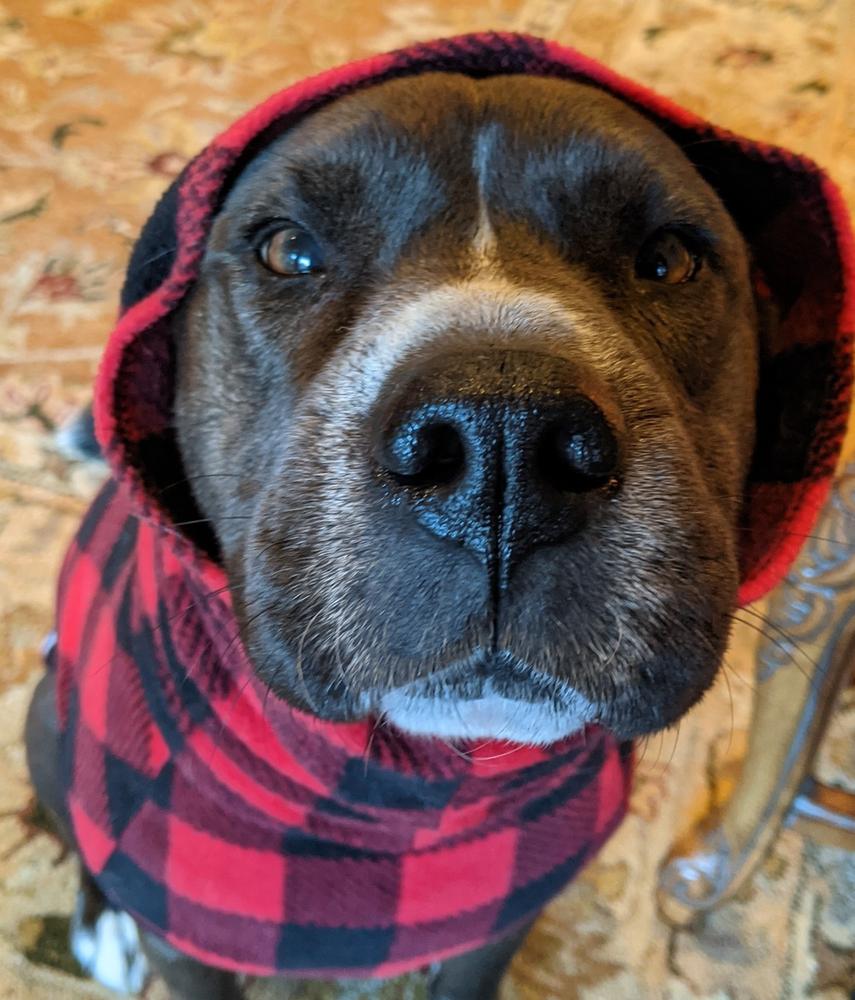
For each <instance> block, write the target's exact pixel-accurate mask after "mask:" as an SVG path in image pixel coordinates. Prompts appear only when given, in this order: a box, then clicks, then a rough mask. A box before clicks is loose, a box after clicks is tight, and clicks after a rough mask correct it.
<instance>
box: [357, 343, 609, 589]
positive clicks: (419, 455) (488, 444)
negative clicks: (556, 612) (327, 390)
mask: <svg viewBox="0 0 855 1000" xmlns="http://www.w3.org/2000/svg"><path fill="white" fill-rule="evenodd" d="M389 386H390V388H389V390H388V391H387V392H386V393H384V399H383V402H382V403H381V406H380V408H379V411H378V412H376V413H375V414H374V416H373V419H372V423H373V431H374V459H375V463H376V467H377V469H378V471H379V473H380V475H381V476H382V478H383V479H384V481H385V483H386V485H387V487H388V488H389V489H390V490H391V492H392V495H393V496H394V497H395V499H396V501H397V502H399V503H403V504H405V505H406V506H407V507H408V508H409V509H410V510H411V511H412V512H413V514H414V515H415V517H416V519H417V520H418V521H419V522H420V523H421V525H422V526H423V527H425V528H427V529H428V530H429V531H430V532H432V533H433V534H434V535H437V536H439V537H442V538H448V539H450V540H452V541H455V542H457V543H459V544H462V545H464V546H465V547H467V548H468V549H469V550H470V551H472V552H473V553H474V554H476V555H477V556H478V557H479V558H480V559H481V561H482V562H484V564H485V565H487V567H488V568H489V569H490V570H491V572H494V573H495V574H496V575H497V578H498V579H499V580H500V581H501V582H502V583H506V582H507V579H508V575H509V572H510V570H511V569H512V568H513V566H514V565H515V564H516V563H518V562H519V561H520V559H522V558H523V557H524V556H525V555H527V554H528V553H529V552H531V551H532V550H533V549H535V548H537V547H538V546H543V545H549V544H554V543H557V542H560V541H562V540H563V539H565V538H567V537H569V536H571V535H572V534H574V533H575V532H577V531H579V530H581V529H582V528H583V527H584V526H585V524H586V523H587V520H588V518H589V516H590V514H591V512H592V510H593V508H595V507H596V506H597V505H598V504H599V503H601V502H603V501H604V500H605V499H606V498H607V497H608V496H609V495H610V492H612V491H613V489H614V488H615V487H616V485H617V484H618V481H619V470H620V460H621V447H620V439H619V425H620V420H619V417H618V415H617V414H616V413H615V407H614V406H613V405H604V402H603V400H604V397H605V396H606V394H605V392H604V390H603V388H602V387H601V386H597V387H596V389H594V388H593V380H592V379H591V377H590V374H589V373H582V372H581V371H580V369H579V367H578V366H576V365H573V364H571V363H570V362H568V361H566V360H565V359H562V358H557V357H552V356H547V355H541V354H535V353H531V352H524V351H493V352H490V353H471V354H459V353H457V354H447V355H444V356H439V357H435V358H434V359H432V360H431V361H429V362H427V363H422V364H421V365H419V366H417V367H415V368H414V369H411V370H410V371H409V372H406V373H400V372H399V373H397V374H396V376H395V377H394V378H393V379H391V380H390V383H389ZM606 409H608V410H609V411H610V412H609V415H607V414H606Z"/></svg>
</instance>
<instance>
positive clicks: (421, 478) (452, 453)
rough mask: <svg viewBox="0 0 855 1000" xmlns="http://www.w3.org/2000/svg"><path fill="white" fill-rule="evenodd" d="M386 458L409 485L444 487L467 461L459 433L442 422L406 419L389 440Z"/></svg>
mask: <svg viewBox="0 0 855 1000" xmlns="http://www.w3.org/2000/svg"><path fill="white" fill-rule="evenodd" d="M383 459H384V465H385V466H386V468H387V469H388V471H389V472H391V473H392V475H393V476H395V478H396V479H397V480H398V481H399V482H401V483H402V484H406V485H408V486H444V485H446V484H447V483H450V482H453V481H454V480H455V479H456V478H457V477H458V476H459V475H460V473H461V472H463V469H464V466H465V464H466V455H465V450H464V447H463V441H462V439H461V437H460V433H459V432H458V430H457V429H456V428H455V427H454V426H452V425H451V424H448V423H441V422H436V423H433V422H425V423H422V422H417V421H407V422H405V423H404V424H403V425H401V426H399V427H398V428H397V429H396V431H395V433H394V434H393V435H392V436H391V438H390V439H389V440H388V441H387V443H386V447H385V449H384V452H383Z"/></svg>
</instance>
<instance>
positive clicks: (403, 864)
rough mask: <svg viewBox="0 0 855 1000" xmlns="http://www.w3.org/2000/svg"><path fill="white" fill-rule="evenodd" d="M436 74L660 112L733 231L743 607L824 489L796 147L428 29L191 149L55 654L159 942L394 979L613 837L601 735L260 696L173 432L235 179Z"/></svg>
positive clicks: (842, 388) (145, 243) (818, 225)
mask: <svg viewBox="0 0 855 1000" xmlns="http://www.w3.org/2000/svg"><path fill="white" fill-rule="evenodd" d="M436 70H447V71H453V72H458V73H466V74H469V75H471V76H474V77H481V76H488V75H497V74H511V73H527V74H533V75H540V76H552V77H558V78H564V79H572V80H579V81H583V82H587V83H590V84H593V85H595V86H598V87H600V88H603V89H605V90H607V91H609V92H611V93H613V94H615V95H616V96H618V97H620V98H622V99H623V100H625V101H626V102H627V103H629V104H630V105H632V106H633V107H635V108H636V109H637V110H639V111H641V112H642V113H643V114H645V115H646V116H647V117H648V118H650V119H651V120H652V121H654V122H655V123H656V124H657V125H659V126H660V127H661V128H662V129H663V130H664V131H665V132H666V133H667V134H668V135H669V136H670V137H671V138H672V139H673V140H674V141H676V142H677V143H678V144H679V145H681V146H682V147H683V148H684V150H685V152H686V155H687V156H688V157H689V158H690V159H691V160H692V162H693V163H695V165H696V166H697V168H698V170H699V171H700V172H701V174H702V175H703V176H704V177H706V178H707V179H708V181H709V183H711V184H712V186H713V187H715V188H716V190H717V191H718V193H719V195H720V197H721V198H722V200H723V201H724V203H725V205H726V206H727V208H728V209H729V211H730V212H731V214H732V215H733V217H734V218H735V219H736V221H737V223H738V225H739V226H740V228H741V229H742V232H743V234H744V235H745V237H746V239H747V241H748V243H749V245H750V247H751V249H752V252H753V258H754V262H755V266H756V274H757V290H758V294H759V295H760V296H761V297H763V298H765V299H767V300H768V305H769V307H770V308H771V309H773V310H774V311H775V312H776V313H777V316H778V322H777V324H776V326H775V328H774V332H773V333H770V335H769V338H768V340H767V342H765V343H763V344H762V345H761V374H760V391H759V399H758V413H757V417H758V438H757V448H756V457H755V461H754V464H753V468H752V471H751V475H750V480H749V483H748V485H747V491H746V504H745V520H744V525H743V546H742V553H741V555H742V587H741V590H740V595H739V599H740V603H747V602H749V601H751V600H754V599H756V598H757V597H759V596H761V595H762V594H763V593H764V592H766V591H767V590H768V589H769V588H771V587H772V586H774V585H775V584H776V583H777V582H778V581H779V580H780V579H781V578H782V576H783V575H784V573H785V572H786V570H787V568H788V566H789V564H790V562H791V561H792V560H793V558H794V557H795V554H796V552H797V551H798V548H799V546H800V543H801V541H802V539H803V538H804V535H805V534H806V533H807V532H809V531H810V527H811V525H812V523H813V521H814V519H815V517H816V514H817V512H818V509H819V507H820V505H821V504H822V502H823V500H824V498H825V496H826V493H827V491H828V488H829V485H830V479H831V476H832V474H833V471H834V467H835V462H836V459H837V457H838V453H839V450H840V446H841V442H842V438H843V433H844V429H845V424H846V419H847V413H848V404H849V392H850V382H851V375H850V361H851V357H850V355H851V331H852V328H853V317H854V316H855V309H853V300H852V288H851V279H852V271H853V253H852V245H851V241H850V235H849V230H848V228H847V225H846V221H845V212H844V208H843V205H842V201H841V198H840V195H839V193H838V192H837V190H836V188H835V187H834V186H833V184H832V183H831V182H830V181H829V180H828V178H827V177H826V176H825V175H824V174H823V173H822V172H821V171H820V170H819V168H817V167H816V166H815V165H814V164H813V163H811V162H810V161H809V160H806V159H804V158H802V157H799V156H796V155H794V154H792V153H788V152H786V151H784V150H781V149H777V148H774V147H770V146H766V145H763V144H760V143H754V142H750V141H748V140H746V139H743V138H740V137H738V136H735V135H732V134H730V133H728V132H725V131H723V130H721V129H718V128H716V127H715V126H713V125H710V124H709V123H707V122H705V121H702V120H701V119H699V118H698V117H696V116H695V115H693V114H691V113H690V112H688V111H685V110H683V109H681V108H679V107H677V106H676V105H674V104H672V103H670V102H669V101H667V100H664V99H663V98H661V97H658V96H657V95H655V94H653V93H652V92H650V91H648V90H646V89H644V88H642V87H640V86H638V85H636V84H634V83H632V82H630V81H628V80H626V79H624V78H622V77H619V76H617V75H616V74H614V73H612V72H611V71H610V70H607V69H605V68H604V67H602V66H600V65H598V64H597V63H595V62H593V61H592V60H590V59H587V58H586V57H584V56H582V55H580V54H579V53H577V52H575V51H573V50H572V49H567V48H563V47H561V46H559V45H557V44H555V43H553V42H546V41H541V40H539V39H534V38H529V37H524V36H519V35H503V34H481V35H469V36H463V37H460V38H455V39H450V40H443V41H438V42H432V43H429V44H424V45H416V46H413V47H412V48H409V49H406V50H402V51H398V52H393V53H390V54H387V55H381V56H376V57H372V58H369V59H365V60H363V61H360V62H357V63H353V64H351V65H348V66H345V67H342V68H339V69H335V70H331V71H329V72H327V73H323V74H321V75H319V76H317V77H313V78H311V79H308V80H305V81H302V82H300V83H298V84H295V85H293V86H291V87H289V88H287V89H286V90H284V91H281V92H280V93H278V94H276V95H274V96H273V97H271V98H270V99H269V100H267V101H265V102H264V103H263V104H261V105H260V106H258V107H257V108H255V109H254V110H253V111H251V112H250V113H249V114H247V115H246V116H244V117H243V118H241V119H240V120H239V121H238V122H236V123H235V124H234V125H233V126H232V127H231V128H229V129H228V130H227V131H226V132H224V133H223V134H222V135H220V136H219V137H218V138H217V139H215V140H214V141H213V142H212V143H211V144H210V145H209V146H208V147H207V148H206V149H205V150H204V151H203V152H202V153H200V154H199V155H198V156H197V157H196V158H195V159H194V160H192V161H191V162H190V164H188V166H187V167H186V168H185V170H184V171H183V173H182V174H181V176H180V177H179V178H178V179H177V180H176V182H175V183H174V184H173V186H172V187H171V188H170V189H169V190H168V191H167V192H166V194H165V195H164V196H163V198H162V199H161V201H160V203H159V204H158V206H157V208H156V210H155V212H154V214H153V215H152V217H151V218H150V220H149V222H148V223H147V224H146V226H145V228H144V230H143V232H142V235H141V237H140V239H139V242H138V243H137V245H136V247H135V249H134V252H133V255H132V258H131V262H130V267H129V270H128V275H127V279H126V282H125V287H124V289H123V293H122V314H121V317H120V319H119V322H118V325H117V326H116V328H115V330H114V332H113V334H112V337H111V339H110V341H109V344H108V346H107V350H106V354H105V357H104V360H103V364H102V366H101V371H100V374H99V377H98V384H97V389H96V396H95V414H96V424H97V429H98V435H99V439H100V441H101V444H102V447H103V448H104V451H105V454H106V455H107V458H108V460H109V462H110V465H111V468H112V476H111V478H110V479H109V480H108V482H107V484H106V485H105V487H104V489H103V490H102V492H101V493H100V495H99V496H98V498H97V499H96V501H95V503H94V504H93V506H92V508H91V509H90V511H89V513H88V515H87V517H86V519H85V520H84V523H83V525H82V526H81V529H80V531H79V533H78V535H77V537H76V539H75V541H74V543H73V545H72V547H71V549H70V551H69V554H68V557H67V559H66V562H65V565H64V568H63V572H62V577H61V580H60V588H59V610H58V634H59V645H58V650H57V663H58V669H59V687H58V691H59V711H60V720H61V723H62V726H63V733H64V738H63V747H64V749H63V760H64V766H65V784H66V788H67V790H68V806H69V812H70V816H71V818H72V823H73V827H74V831H75V835H76V837H77V841H78V847H79V849H80V852H81V855H82V857H83V860H84V863H85V864H86V866H87V868H88V869H89V870H90V871H91V872H92V874H93V875H94V876H95V878H96V879H97V881H98V882H99V884H100V885H101V887H102V888H103V889H104V891H105V892H106V893H107V895H108V897H109V898H110V899H111V900H112V901H113V902H114V903H115V904H116V905H117V906H120V907H122V908H123V909H126V910H128V911H129V912H131V913H132V914H133V915H134V916H136V917H137V918H138V919H139V920H140V921H141V922H142V923H143V924H145V925H146V926H147V927H149V928H150V929H152V930H153V931H155V932H156V933H159V934H161V935H162V936H164V937H165V938H166V939H167V940H168V941H170V942H171V943H172V944H173V945H174V946H175V947H177V948H179V949H180V950H183V951H185V952H187V953H190V954H192V955H195V956H197V957H199V958H201V959H202V960H203V961H206V962H208V963H209V964H212V965H219V966H223V967H226V968H230V969H235V970H241V971H245V972H255V973H259V974H265V975H269V974H276V973H286V974H309V975H356V976H375V975H390V974H394V973H396V972H399V971H403V970H406V969H411V968H415V967H418V966H420V965H423V964H425V963H427V962H429V961H432V960H435V959H438V958H441V957H443V956H448V955H451V954H454V953H456V952H460V951H464V950H468V949H470V948H473V947H477V946H478V945H480V944H483V943H485V942H487V941H489V940H490V939H492V938H494V937H496V936H498V935H500V934H503V933H506V932H508V931H510V930H512V929H514V927H516V926H518V925H519V924H521V923H522V922H523V921H525V920H527V919H529V918H531V917H532V916H533V915H535V914H536V913H537V912H538V910H539V909H540V908H541V907H542V906H543V905H544V904H545V903H546V902H547V901H548V900H549V899H550V898H551V897H552V896H553V895H555V894H556V893H557V892H558V891H560V889H561V888H562V887H563V886H564V885H565V884H566V883H567V882H568V881H569V880H570V879H571V878H572V877H573V876H574V874H575V873H576V871H577V870H578V869H579V868H580V866H581V865H583V864H584V863H585V862H586V861H587V860H588V858H590V857H591V856H592V855H593V854H594V853H595V852H596V850H597V849H598V848H599V847H600V846H601V845H602V843H603V842H604V840H605V839H606V838H607V837H608V835H609V834H610V833H611V831H612V830H613V829H614V827H615V826H616V824H617V823H618V821H619V820H620V818H621V817H622V815H623V813H624V810H625V803H626V794H627V787H628V776H629V766H630V753H629V748H628V747H627V746H625V745H624V746H622V745H619V744H618V743H617V742H616V740H615V739H614V738H613V737H612V736H611V735H610V734H609V733H607V732H605V731H603V730H601V729H599V728H598V727H589V728H588V729H587V730H586V731H585V732H584V733H581V734H578V735H576V736H573V737H570V738H568V739H566V740H563V741H561V742H559V743H556V744H554V745H552V746H550V747H548V748H546V749H536V748H533V747H520V746H509V745H502V744H501V743H498V742H496V741H491V742H489V743H482V744H479V745H478V746H473V747H471V748H469V749H470V752H469V753H468V754H467V755H460V754H458V753H455V752H454V751H453V750H452V749H451V748H449V747H447V746H446V745H445V744H443V743H439V742H434V741H430V740H417V739H413V738H408V737H405V736H403V735H401V734H400V733H396V732H395V731H394V730H391V729H387V728H383V727H379V728H375V726H374V722H373V720H371V719H367V720H365V721H363V722H358V723H352V724H341V723H325V722H321V721H319V720H317V719H314V718H312V717H310V716H308V715H305V714H303V713H300V712H298V711H296V710H294V709H291V708H290V707H289V706H287V705H286V704H284V703H283V702H280V701H278V700H276V699H272V698H271V699H267V700H265V697H264V694H265V693H264V691H263V689H262V688H261V686H260V684H259V683H258V682H257V681H256V680H255V677H254V674H253V671H252V669H251V667H250V664H249V662H248V660H247V657H246V653H245V651H244V650H243V647H242V645H241V643H240V639H239V637H238V634H237V628H236V623H235V619H234V616H233V613H232V609H231V602H230V595H229V591H228V581H227V579H226V577H225V574H224V572H223V570H222V568H221V567H220V565H219V564H218V561H217V557H216V547H215V544H214V543H213V541H212V539H211V538H210V536H206V535H205V532H204V530H202V531H199V530H197V529H198V524H196V525H194V524H193V522H194V521H196V522H198V520H199V517H200V515H199V514H198V511H197V510H196V508H195V506H194V504H193V500H192V495H191V493H190V490H189V488H188V487H187V483H186V478H185V474H184V473H183V471H182V468H181V460H180V455H179V452H178V448H177V445H176V441H175V436H174V431H173V428H172V419H171V414H172V404H173V389H174V385H173V382H174V360H175V345H174V343H173V341H172V336H171V327H170V323H169V318H170V316H171V314H172V313H173V312H174V311H175V309H176V308H177V307H178V306H179V304H180V303H181V301H182V299H183V298H184V296H185V295H186V294H187V291H188V289H190V288H191V287H192V285H193V282H194V280H195V278H196V274H197V268H198V265H199V261H200V258H201V255H202V253H203V251H204V248H205V242H206V238H207V234H208V231H209V229H210V226H211V223H212V220H213V218H214V216H215V215H216V212H217V210H218V207H219V205H221V204H222V201H223V199H224V197H225V194H226V192H227V190H228V189H229V186H230V184H231V183H232V182H233V181H234V179H235V178H236V177H237V176H238V175H239V173H240V172H241V170H242V169H243V167H244V166H245V165H246V164H247V163H248V162H249V160H250V159H251V158H252V157H253V156H254V155H255V154H257V153H258V151H259V150H261V149H263V148H264V147H265V146H266V144H267V143H268V142H270V141H271V139H272V138H273V137H275V136H276V135H279V134H281V132H282V130H283V129H284V128H286V127H288V126H290V125H292V124H293V123H294V122H296V121H297V120H298V119H300V118H301V117H303V116H305V115H307V114H309V113H311V112H312V111H314V110H317V109H318V108H320V107H322V106H323V105H324V104H327V103H328V102H330V101H332V100H334V99H335V98H336V97H338V96H341V95H343V94H347V93H350V92H352V91H354V90H357V89H359V88H362V87H367V86H371V85H372V84H375V83H379V82H381V81H384V80H388V79H391V78H394V77H403V76H409V75H414V74H417V73H422V72H427V71H436Z"/></svg>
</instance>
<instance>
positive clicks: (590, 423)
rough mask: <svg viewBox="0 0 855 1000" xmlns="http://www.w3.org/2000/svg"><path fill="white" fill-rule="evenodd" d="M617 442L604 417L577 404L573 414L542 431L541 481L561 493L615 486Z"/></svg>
mask: <svg viewBox="0 0 855 1000" xmlns="http://www.w3.org/2000/svg"><path fill="white" fill-rule="evenodd" d="M618 461H619V454H618V443H617V438H616V437H615V434H614V432H613V431H612V429H611V427H610V426H609V424H608V423H607V421H606V419H605V417H604V416H603V415H602V413H601V412H600V411H599V409H598V408H597V407H595V406H594V405H593V404H592V403H588V402H587V401H580V403H579V404H578V405H577V406H575V407H574V410H573V413H572V414H570V415H568V416H565V417H563V418H562V419H559V420H556V421H554V422H552V423H550V424H549V425H548V426H547V427H545V428H544V430H543V432H542V434H541V436H540V440H539V441H538V445H537V456H536V462H537V468H538V472H539V474H540V476H541V478H542V479H543V480H544V481H545V482H547V483H548V484H549V485H550V486H552V487H553V488H554V489H557V490H559V491H560V492H564V493H585V492H588V491H590V490H596V489H599V488H600V487H603V486H608V485H614V481H615V474H616V472H617V469H618Z"/></svg>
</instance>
